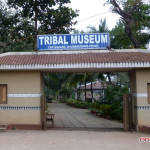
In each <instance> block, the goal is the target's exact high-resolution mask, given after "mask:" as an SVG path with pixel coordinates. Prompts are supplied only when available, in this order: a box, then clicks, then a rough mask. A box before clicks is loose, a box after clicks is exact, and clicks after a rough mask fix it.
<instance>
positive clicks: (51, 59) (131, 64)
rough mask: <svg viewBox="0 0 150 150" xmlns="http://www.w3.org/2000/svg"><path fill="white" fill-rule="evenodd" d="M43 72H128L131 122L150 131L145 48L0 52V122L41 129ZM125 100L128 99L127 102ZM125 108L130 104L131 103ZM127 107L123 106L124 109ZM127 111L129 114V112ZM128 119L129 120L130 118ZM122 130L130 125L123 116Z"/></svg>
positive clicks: (149, 54) (148, 62)
mask: <svg viewBox="0 0 150 150" xmlns="http://www.w3.org/2000/svg"><path fill="white" fill-rule="evenodd" d="M43 72H68V73H69V72H74V73H75V72H99V73H100V72H103V73H104V72H129V74H130V83H131V94H132V105H133V107H132V109H131V110H129V111H126V112H125V113H124V115H126V116H131V115H129V114H130V113H129V112H130V111H131V112H132V118H131V120H133V121H131V122H133V127H134V129H136V130H137V131H146V132H149V133H150V117H149V116H150V101H148V97H149V96H150V93H149V92H148V90H147V87H148V85H149V83H150V52H149V51H146V50H133V49H132V50H114V51H108V50H102V51H99V50H88V51H86V50H84V51H59V52H58V51H52V52H32V53H31V52H23V53H21V52H19V53H4V54H0V84H1V85H6V87H7V90H6V92H3V91H0V92H1V93H2V94H3V95H2V97H7V99H5V104H4V102H3V101H0V118H1V119H0V122H1V124H12V125H13V126H14V127H17V128H23V129H25V128H26V129H30V128H34V129H41V126H42V124H41V121H42V120H43V119H42V117H41V112H42V111H43V109H41V95H43V90H42V89H43V85H42V83H43V81H42V77H41V74H42V73H43ZM126 102H127V101H126ZM126 102H125V104H126V107H127V106H128V105H129V106H131V104H130V102H129V103H126ZM125 110H126V109H125ZM128 113H129V114H128ZM129 120H130V119H129ZM125 122H126V124H125V129H130V128H131V126H132V125H127V124H131V123H130V121H128V120H127V117H125Z"/></svg>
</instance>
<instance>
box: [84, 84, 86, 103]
mask: <svg viewBox="0 0 150 150" xmlns="http://www.w3.org/2000/svg"><path fill="white" fill-rule="evenodd" d="M84 87H85V91H84V92H85V99H84V102H85V101H86V81H85V82H84Z"/></svg>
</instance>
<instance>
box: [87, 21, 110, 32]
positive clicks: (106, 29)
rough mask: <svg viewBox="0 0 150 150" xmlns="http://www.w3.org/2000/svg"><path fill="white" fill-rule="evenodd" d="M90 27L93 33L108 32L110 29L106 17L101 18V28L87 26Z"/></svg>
mask: <svg viewBox="0 0 150 150" xmlns="http://www.w3.org/2000/svg"><path fill="white" fill-rule="evenodd" d="M87 28H89V29H90V32H91V33H106V32H109V29H108V27H107V23H106V18H105V19H104V20H102V19H101V20H100V24H99V28H98V30H97V29H96V28H95V27H94V26H89V27H87Z"/></svg>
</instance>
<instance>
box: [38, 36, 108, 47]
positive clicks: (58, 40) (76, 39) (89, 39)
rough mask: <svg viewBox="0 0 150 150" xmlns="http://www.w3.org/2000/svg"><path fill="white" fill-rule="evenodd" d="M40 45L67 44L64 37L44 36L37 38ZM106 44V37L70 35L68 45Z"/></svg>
mask: <svg viewBox="0 0 150 150" xmlns="http://www.w3.org/2000/svg"><path fill="white" fill-rule="evenodd" d="M39 41H40V45H57V44H62V45H65V44H68V43H69V41H67V39H66V36H45V37H39ZM100 42H101V43H107V42H108V39H107V35H71V43H70V44H94V43H97V44H98V43H100Z"/></svg>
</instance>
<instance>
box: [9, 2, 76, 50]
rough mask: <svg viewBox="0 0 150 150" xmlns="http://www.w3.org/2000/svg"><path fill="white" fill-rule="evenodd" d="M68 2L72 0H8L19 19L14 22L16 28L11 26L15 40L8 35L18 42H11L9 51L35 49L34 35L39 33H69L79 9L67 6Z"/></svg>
mask: <svg viewBox="0 0 150 150" xmlns="http://www.w3.org/2000/svg"><path fill="white" fill-rule="evenodd" d="M67 3H70V0H21V1H18V0H7V4H8V6H9V7H10V8H13V11H12V12H13V14H14V15H16V14H17V16H18V18H17V19H18V21H17V22H14V23H13V27H14V28H11V33H14V34H16V36H13V40H12V39H10V38H8V37H7V38H8V39H10V41H18V42H17V43H15V44H9V46H10V48H9V50H8V51H27V50H28V51H33V50H34V49H35V47H36V46H35V45H36V37H35V36H34V35H36V34H39V33H43V32H44V33H45V32H46V33H47V34H48V33H49V34H50V33H51V34H54V33H69V32H70V31H71V30H72V25H73V23H74V22H73V19H74V18H75V17H76V16H78V11H77V10H73V9H71V8H69V7H67V6H66V5H65V4H67ZM30 36H31V38H30ZM28 37H29V38H28ZM19 39H24V40H23V41H21V40H19ZM7 47H8V46H7ZM35 50H36V49H35Z"/></svg>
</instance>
